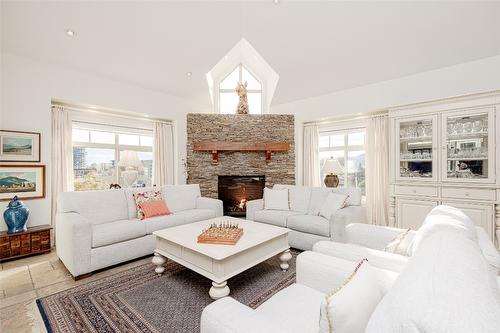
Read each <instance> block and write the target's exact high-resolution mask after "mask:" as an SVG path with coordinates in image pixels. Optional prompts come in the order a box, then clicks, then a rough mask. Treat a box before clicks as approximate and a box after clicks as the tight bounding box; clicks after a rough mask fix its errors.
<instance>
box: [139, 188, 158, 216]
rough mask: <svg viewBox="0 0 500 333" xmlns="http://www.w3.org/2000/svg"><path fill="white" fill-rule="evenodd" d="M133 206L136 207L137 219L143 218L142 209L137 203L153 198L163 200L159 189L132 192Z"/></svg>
mask: <svg viewBox="0 0 500 333" xmlns="http://www.w3.org/2000/svg"><path fill="white" fill-rule="evenodd" d="M134 200H135V208H136V209H137V218H138V219H139V220H143V219H144V216H145V215H144V211H143V210H142V208H141V207H140V205H139V204H141V203H143V202H150V201H155V200H163V197H162V196H161V191H147V192H135V193H134Z"/></svg>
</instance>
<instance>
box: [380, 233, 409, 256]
mask: <svg viewBox="0 0 500 333" xmlns="http://www.w3.org/2000/svg"><path fill="white" fill-rule="evenodd" d="M410 231H411V229H406V230H405V231H403V232H401V233H399V234H398V235H397V236H396V237H395V238H394V239H393V240H392V241H390V242H389V244H387V246H386V247H385V249H384V251H386V252H390V253H395V254H400V255H402V256H409V255H410V254H411V251H410V250H411V245H412V241H413V237H411V236H410Z"/></svg>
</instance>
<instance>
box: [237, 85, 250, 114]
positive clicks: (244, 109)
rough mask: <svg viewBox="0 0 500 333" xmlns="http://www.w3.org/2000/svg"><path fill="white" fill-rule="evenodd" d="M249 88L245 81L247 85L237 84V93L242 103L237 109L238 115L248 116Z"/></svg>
mask: <svg viewBox="0 0 500 333" xmlns="http://www.w3.org/2000/svg"><path fill="white" fill-rule="evenodd" d="M247 86H248V83H247V82H246V81H245V84H243V83H241V82H238V83H237V84H236V89H235V90H236V93H237V94H238V96H239V97H240V101H239V102H238V108H237V109H236V113H237V114H248V113H249V109H248V97H247Z"/></svg>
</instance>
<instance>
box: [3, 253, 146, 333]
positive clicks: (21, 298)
mask: <svg viewBox="0 0 500 333" xmlns="http://www.w3.org/2000/svg"><path fill="white" fill-rule="evenodd" d="M147 262H151V258H142V259H138V260H135V261H132V262H129V263H125V264H123V265H119V266H115V267H113V268H110V269H107V270H103V271H100V272H98V273H95V274H93V275H92V276H90V277H88V278H85V279H82V280H79V281H74V280H73V277H72V276H71V275H70V273H69V272H68V270H67V269H66V268H65V267H64V265H63V264H62V262H61V261H60V260H59V259H58V258H57V255H56V253H55V251H52V252H50V253H48V254H42V255H35V256H31V257H26V258H22V259H17V260H12V261H7V262H3V263H1V264H0V333H25V332H37V333H38V332H46V330H45V326H44V324H43V322H42V318H41V316H40V313H39V311H38V308H37V306H36V303H35V300H36V299H37V298H40V297H44V296H47V295H51V294H55V293H57V292H59V291H62V290H65V289H68V288H71V287H74V286H77V285H81V284H85V283H87V282H90V281H94V280H96V279H100V278H102V277H105V276H109V275H113V274H115V273H117V272H120V271H123V270H126V269H129V268H132V267H135V266H138V265H142V264H144V263H147Z"/></svg>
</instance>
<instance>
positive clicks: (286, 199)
mask: <svg viewBox="0 0 500 333" xmlns="http://www.w3.org/2000/svg"><path fill="white" fill-rule="evenodd" d="M264 209H273V210H290V191H289V190H288V189H287V188H283V189H279V190H273V189H270V188H265V189H264Z"/></svg>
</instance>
